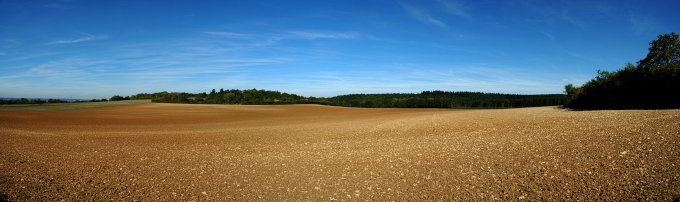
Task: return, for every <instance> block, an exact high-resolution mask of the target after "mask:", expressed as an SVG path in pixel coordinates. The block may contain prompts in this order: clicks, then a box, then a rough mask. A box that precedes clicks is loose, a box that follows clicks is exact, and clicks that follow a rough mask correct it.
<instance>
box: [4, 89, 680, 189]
mask: <svg viewBox="0 0 680 202" xmlns="http://www.w3.org/2000/svg"><path fill="white" fill-rule="evenodd" d="M0 194H2V196H0V199H1V198H5V199H9V200H11V201H58V200H62V199H65V200H67V201H83V200H85V201H92V200H96V201H99V200H110V199H113V200H144V201H150V200H152V201H157V200H185V201H186V200H220V201H224V200H259V201H281V200H293V201H298V200H311V201H327V200H409V201H422V200H492V199H500V200H518V199H519V200H522V199H524V200H549V201H562V200H568V201H572V200H608V201H619V200H654V201H672V200H674V199H677V198H678V197H680V110H621V111H566V110H562V109H557V108H554V107H541V108H523V109H502V110H439V109H359V108H343V107H329V106H317V105H287V106H228V105H185V104H158V103H146V104H136V105H128V106H120V107H111V108H95V109H83V110H72V111H53V112H30V111H22V112H0Z"/></svg>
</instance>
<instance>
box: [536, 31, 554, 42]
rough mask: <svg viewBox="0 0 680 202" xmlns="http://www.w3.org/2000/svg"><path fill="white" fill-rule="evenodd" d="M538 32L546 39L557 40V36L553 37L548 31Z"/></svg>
mask: <svg viewBox="0 0 680 202" xmlns="http://www.w3.org/2000/svg"><path fill="white" fill-rule="evenodd" d="M538 32H540V33H541V34H543V35H544V36H545V37H548V39H550V40H555V35H552V34H550V33H548V32H546V31H543V30H540V31H538Z"/></svg>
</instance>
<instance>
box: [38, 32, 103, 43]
mask: <svg viewBox="0 0 680 202" xmlns="http://www.w3.org/2000/svg"><path fill="white" fill-rule="evenodd" d="M107 38H109V36H108V35H96V36H95V35H91V34H85V36H81V37H78V38H72V39H62V40H57V41H52V42H49V43H48V44H49V45H52V44H73V43H82V42H88V41H96V40H103V39H107Z"/></svg>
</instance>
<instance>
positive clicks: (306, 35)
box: [288, 31, 359, 39]
mask: <svg viewBox="0 0 680 202" xmlns="http://www.w3.org/2000/svg"><path fill="white" fill-rule="evenodd" d="M288 34H290V35H291V36H292V37H294V38H303V39H356V38H359V33H356V32H312V31H290V32H288Z"/></svg>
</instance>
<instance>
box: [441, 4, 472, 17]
mask: <svg viewBox="0 0 680 202" xmlns="http://www.w3.org/2000/svg"><path fill="white" fill-rule="evenodd" d="M438 2H439V3H441V4H442V5H444V8H446V11H447V12H448V13H450V14H453V15H457V16H460V17H464V18H467V19H471V18H472V17H471V16H470V14H469V13H468V12H467V9H466V8H465V6H463V4H461V3H460V2H458V1H455V0H438Z"/></svg>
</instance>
